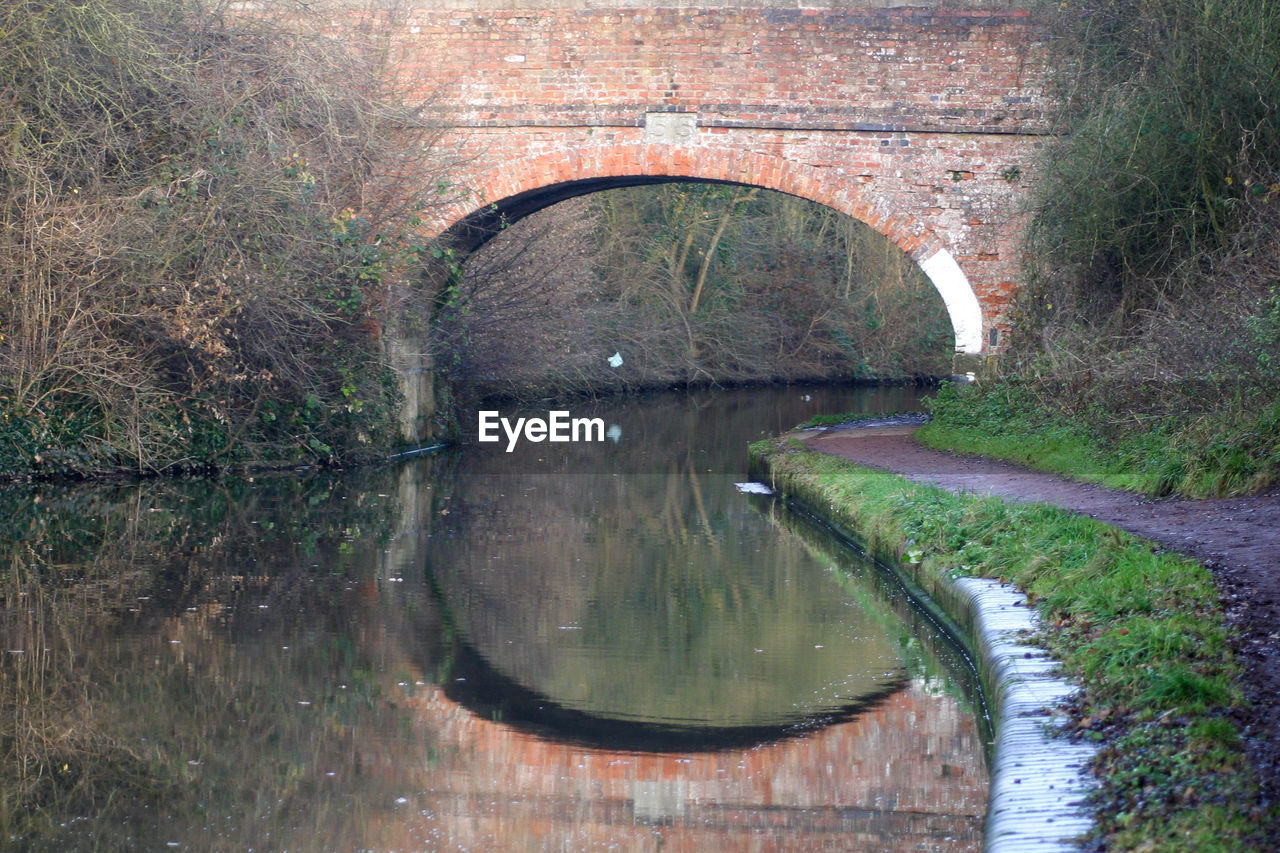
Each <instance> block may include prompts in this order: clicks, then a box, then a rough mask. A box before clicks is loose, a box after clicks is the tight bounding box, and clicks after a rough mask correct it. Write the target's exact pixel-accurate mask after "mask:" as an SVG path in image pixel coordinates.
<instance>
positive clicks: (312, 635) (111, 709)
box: [0, 474, 395, 849]
mask: <svg viewBox="0 0 1280 853" xmlns="http://www.w3.org/2000/svg"><path fill="white" fill-rule="evenodd" d="M365 479H366V480H371V479H372V480H376V479H377V475H376V474H373V475H370V476H369V477H366V478H365ZM351 485H352V484H351V483H350V482H349V481H348V482H346V483H345V484H344V482H343V481H340V480H336V479H333V478H328V477H310V478H289V477H272V478H269V479H268V480H267V481H266V482H261V481H260V482H258V483H249V482H246V481H227V482H225V483H211V482H208V481H200V482H188V483H183V482H171V481H169V482H148V483H144V484H140V485H132V486H119V487H116V488H95V489H74V488H72V489H59V488H56V487H50V488H47V489H43V490H40V491H37V490H33V489H28V490H7V491H4V492H0V505H2V506H0V509H2V510H3V512H0V517H3V518H5V519H6V525H5V531H4V535H3V537H2V538H3V541H4V543H5V545H4V546H3V555H2V556H0V578H2V579H3V585H2V586H0V601H2V602H3V608H4V611H3V619H2V621H0V642H3V648H4V649H5V651H6V654H4V657H3V660H2V661H0V675H2V678H0V750H2V752H0V779H3V782H0V832H3V833H4V837H5V838H7V839H22V840H23V843H24V845H25V846H29V847H31V848H33V849H78V848H80V847H82V846H84V845H85V844H87V843H88V842H87V841H86V839H87V838H89V837H90V833H92V834H93V835H95V836H97V840H96V841H94V842H93V844H92V846H94V847H95V849H112V848H116V849H132V848H136V847H138V846H142V847H147V846H148V845H150V846H158V845H161V844H162V842H163V841H164V840H165V836H163V835H156V836H152V835H151V833H152V832H153V831H154V832H161V831H165V832H172V831H173V829H174V826H179V827H189V826H194V827H200V826H205V827H207V828H209V833H210V838H211V839H218V840H211V841H210V842H209V843H210V845H211V846H214V847H217V846H222V845H224V844H225V845H227V846H231V847H236V846H240V847H243V846H245V845H250V844H253V843H254V842H255V840H256V841H258V842H260V841H261V840H262V839H263V838H264V837H266V836H267V834H268V833H271V834H274V835H275V837H278V838H287V837H288V835H289V833H290V832H291V831H292V830H291V827H293V826H294V825H295V824H296V822H297V821H298V820H299V819H300V816H299V814H298V813H295V812H294V811H293V809H294V807H296V806H297V805H298V804H299V803H302V802H305V809H303V810H304V811H305V812H306V813H307V815H308V816H307V817H306V818H305V820H306V821H313V820H314V821H320V820H322V821H323V822H324V823H326V824H328V825H329V826H330V827H331V830H326V831H330V832H331V837H332V838H334V839H335V840H339V839H341V838H343V837H344V836H346V837H349V838H350V839H351V840H352V843H353V844H354V843H355V842H356V841H357V840H358V839H359V837H360V832H361V828H360V824H359V817H358V815H356V814H351V813H350V808H349V803H348V802H347V798H346V797H345V796H344V795H342V794H341V793H340V789H339V788H338V787H337V786H335V787H334V789H333V790H332V791H315V790H309V788H310V786H312V785H314V780H313V779H311V778H308V777H305V776H304V775H303V774H301V773H300V772H299V771H300V768H301V767H303V766H304V765H315V766H332V767H335V768H338V770H339V771H341V770H342V769H343V768H345V767H349V766H351V763H352V762H351V758H350V755H348V754H347V752H348V750H349V749H350V746H351V744H350V739H349V734H350V729H349V726H348V723H349V722H350V719H351V718H353V717H354V716H355V715H356V714H360V715H365V716H368V715H379V714H380V715H386V714H394V713H395V712H394V711H392V710H390V709H387V708H385V707H383V706H381V704H380V703H379V704H375V702H374V699H375V698H376V696H377V691H378V687H377V685H378V675H377V667H376V666H375V665H374V663H373V662H372V661H368V660H361V655H362V652H361V648H362V646H363V645H364V644H363V642H362V641H361V639H360V638H359V637H358V636H357V635H356V633H354V630H353V627H352V626H353V625H354V624H356V622H355V621H354V620H353V616H352V612H353V611H358V609H359V606H360V602H361V599H362V595H363V593H364V591H365V589H366V587H367V586H368V583H369V579H368V578H367V576H365V570H364V569H363V568H361V567H362V566H367V565H369V564H370V562H371V561H370V559H369V558H368V555H367V554H360V553H358V552H361V551H366V552H367V551H370V550H373V549H376V547H377V544H378V542H380V541H385V538H386V536H387V534H388V533H389V532H390V522H391V521H392V520H393V513H394V509H395V507H394V504H393V503H392V502H391V501H386V502H381V503H377V502H374V501H373V500H372V498H371V497H370V495H371V494H376V493H378V492H380V491H381V492H387V491H389V490H388V489H385V488H383V489H378V488H371V489H362V490H359V491H358V492H357V491H353V493H352V494H351V496H350V499H349V500H348V499H346V498H347V489H348V488H349V487H350V486H351ZM371 485H373V484H371ZM335 661H341V663H342V666H343V669H344V671H345V672H346V673H347V676H348V677H347V679H346V680H347V682H348V683H347V685H346V688H345V689H338V685H336V684H334V683H332V681H331V680H330V679H328V678H325V676H326V674H328V673H330V672H331V671H333V668H334V666H333V665H334V663H335ZM304 702H305V703H308V704H301V703H304ZM320 735H322V736H320ZM144 816H145V818H144ZM228 818H233V819H232V820H228ZM126 826H127V831H126V830H125V829H124V828H123V827H126ZM126 839H129V840H126ZM338 843H339V844H340V845H341V844H342V842H341V841H338Z"/></svg>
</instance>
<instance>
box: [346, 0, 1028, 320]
mask: <svg viewBox="0 0 1280 853" xmlns="http://www.w3.org/2000/svg"><path fill="white" fill-rule="evenodd" d="M524 2H527V3H530V4H536V3H537V2H538V0H524ZM460 5H464V6H467V7H468V8H464V9H449V10H438V9H409V10H401V11H399V12H395V13H392V12H381V13H376V15H377V17H376V18H375V21H374V24H375V26H374V28H373V29H374V31H376V32H378V33H381V34H384V35H385V34H388V33H389V34H391V36H392V37H393V50H394V55H395V57H396V63H397V68H398V69H399V73H400V78H399V79H400V82H401V84H402V86H403V87H404V89H405V90H406V91H408V92H410V93H412V94H414V95H416V96H419V97H421V98H423V99H426V100H428V101H429V102H430V106H429V109H428V114H429V115H430V116H431V117H432V119H433V120H435V121H439V122H440V123H441V124H442V126H446V127H449V128H452V129H450V130H449V131H447V132H446V134H445V136H444V138H443V139H442V140H441V141H440V145H441V146H442V150H444V151H446V152H451V153H453V154H455V155H456V156H457V157H458V158H459V159H460V160H461V161H462V166H461V167H460V168H459V170H457V173H456V174H457V177H458V180H459V182H460V183H462V184H464V185H466V186H467V187H468V188H469V189H470V190H471V191H472V193H473V194H472V196H471V201H470V202H468V203H464V204H460V205H457V206H455V207H454V208H452V209H451V210H449V211H448V212H446V213H445V214H443V215H442V216H441V217H440V218H439V220H438V222H437V223H436V227H437V228H438V229H440V230H444V229H445V228H447V227H448V226H450V225H451V224H453V223H455V222H457V221H458V220H461V219H464V218H466V217H467V216H468V215H469V214H472V213H473V212H475V211H477V210H479V209H481V208H483V207H484V206H485V205H487V204H488V203H497V204H499V205H500V206H503V205H505V204H506V203H507V202H508V200H510V199H511V198H512V197H513V196H521V198H520V199H518V200H517V203H515V204H512V205H511V209H512V211H513V213H514V214H515V215H520V214H522V213H525V212H528V211H529V210H530V209H534V208H536V207H538V206H541V205H543V204H545V203H550V202H552V201H555V200H558V199H559V198H563V197H565V196H566V195H570V194H573V193H574V192H576V191H578V190H576V189H573V188H566V187H564V186H563V184H564V183H565V182H570V181H588V180H596V179H600V178H611V179H615V180H617V181H618V182H623V183H625V181H626V179H627V178H636V177H642V176H655V175H660V176H672V177H682V178H705V179H713V180H724V181H734V182H740V183H745V184H752V185H757V186H762V187H766V188H769V189H775V190H780V191H782V192H787V193H792V194H794V195H798V196H803V197H805V198H808V199H811V200H814V201H817V202H821V203H823V204H827V205H830V206H832V207H834V208H837V209H839V210H841V211H844V212H846V213H849V214H850V215H853V216H855V217H857V218H859V219H862V220H863V221H865V222H867V223H868V224H870V225H871V226H872V227H874V228H876V229H878V230H879V231H881V232H882V233H884V234H885V235H886V236H888V237H889V238H890V239H892V240H893V241H894V242H896V243H897V244H898V245H899V246H901V247H902V248H903V249H904V250H905V251H907V252H908V253H910V254H911V255H912V256H913V257H915V258H917V260H924V259H925V258H927V257H928V256H929V255H931V254H933V253H934V252H936V251H938V250H939V249H946V250H947V251H949V252H950V253H951V254H952V255H953V256H954V257H955V259H956V260H957V261H958V263H959V265H960V267H961V268H962V269H963V270H964V272H965V274H966V275H967V277H968V279H969V282H970V284H971V286H972V289H973V291H974V293H975V294H976V295H977V297H978V300H979V303H980V305H981V307H982V314H983V317H982V325H983V331H984V335H983V340H984V341H985V340H986V339H987V338H986V334H985V333H986V332H988V331H989V330H990V329H991V328H992V327H1002V326H1003V325H1004V315H1005V312H1006V310H1007V307H1008V302H1009V298H1010V296H1011V295H1012V292H1013V288H1014V286H1015V282H1016V280H1017V274H1018V243H1019V239H1020V237H1021V233H1022V229H1023V224H1024V220H1023V217H1022V215H1021V208H1022V205H1023V202H1024V199H1025V194H1026V190H1027V188H1028V186H1029V182H1030V181H1031V180H1033V179H1034V175H1033V170H1032V157H1033V155H1034V152H1035V149H1036V148H1037V147H1038V146H1039V145H1040V144H1041V142H1042V140H1043V139H1044V133H1045V131H1046V127H1047V123H1046V116H1045V113H1046V111H1047V109H1048V108H1049V106H1050V105H1049V104H1048V103H1047V101H1046V95H1045V92H1044V71H1045V69H1044V66H1043V60H1042V50H1041V46H1042V41H1041V39H1042V34H1041V31H1040V29H1039V24H1038V23H1037V21H1036V20H1035V19H1034V18H1033V17H1032V16H1030V15H1029V13H1028V12H1026V11H1025V10H1020V9H1002V8H982V9H965V8H905V7H904V8H871V6H874V5H876V4H875V3H865V2H858V1H857V0H853V2H852V3H847V4H846V5H847V6H849V7H845V8H826V9H795V8H790V9H766V8H748V7H746V6H744V5H741V4H740V5H728V6H720V7H716V8H622V7H601V6H600V4H599V3H597V4H593V7H592V8H580V9H538V8H506V9H496V8H480V7H482V6H485V5H497V4H496V3H493V4H490V3H487V2H485V0H464V2H463V3H461V4H460ZM503 5H506V4H503ZM513 5H520V0H516V2H514V3H513ZM935 5H940V4H936V3H935ZM975 5H978V4H977V3H975ZM984 5H988V6H997V5H1001V4H999V3H990V2H989V3H986V4H984ZM334 20H335V24H336V25H338V26H343V24H342V23H341V20H340V17H335V19H334ZM659 112H675V113H681V114H685V121H688V122H691V123H692V126H691V127H690V128H689V129H688V131H687V135H683V136H679V137H674V138H672V137H668V138H662V139H655V138H654V137H653V136H652V135H650V136H648V137H647V136H646V132H645V123H646V115H647V114H652V113H659ZM650 121H651V122H652V119H650ZM599 187H600V184H598V183H597V184H588V185H584V186H583V187H581V188H579V189H587V188H592V189H594V188H599Z"/></svg>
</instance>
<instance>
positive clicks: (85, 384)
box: [0, 0, 431, 475]
mask: <svg viewBox="0 0 1280 853" xmlns="http://www.w3.org/2000/svg"><path fill="white" fill-rule="evenodd" d="M299 8H301V7H298V8H294V7H293V6H292V5H289V6H285V5H283V4H281V5H279V6H278V7H277V6H274V5H273V4H266V5H265V7H264V12H263V14H262V15H261V16H259V17H255V18H248V17H244V16H236V15H229V14H226V13H225V11H224V10H223V9H222V8H221V6H220V5H219V4H216V3H212V2H204V0H84V2H79V3H74V4H72V3H60V2H18V0H8V2H3V3H0V28H3V31H4V37H3V40H0V92H2V93H3V97H0V131H2V134H0V138H3V143H4V154H3V157H2V158H0V217H3V222H2V223H0V225H2V227H0V275H2V276H3V279H4V280H3V282H2V283H0V323H2V325H0V470H3V471H4V472H5V473H8V474H11V475H12V474H37V475H38V474H42V473H56V472H59V471H70V472H79V473H85V472H89V471H94V470H103V469H114V468H119V467H132V468H134V469H136V470H139V471H154V470H162V469H168V468H174V467H179V468H181V467H191V466H207V465H211V464H214V465H220V464H225V463H226V462H229V461H235V460H237V459H242V458H255V457H266V458H272V457H275V458H279V459H284V460H315V459H321V460H323V459H328V458H334V457H337V458H341V457H345V456H350V455H353V454H358V453H359V452H360V450H361V448H362V447H365V446H368V445H371V444H373V443H376V441H377V439H379V438H384V437H385V436H384V435H383V433H385V432H386V431H387V429H388V428H389V427H388V424H389V422H390V420H391V416H390V413H392V411H393V409H394V402H393V399H392V398H393V396H394V391H393V389H391V388H390V387H389V386H388V380H387V377H386V371H385V365H384V363H383V358H382V355H381V352H380V351H379V348H378V345H377V342H376V340H375V338H374V336H373V335H371V334H370V332H371V330H372V329H373V328H374V327H375V325H376V323H377V321H378V319H379V311H380V308H381V306H382V305H383V304H384V303H385V301H386V300H385V293H386V288H387V287H388V286H389V280H390V279H391V278H392V272H393V270H394V268H396V266H397V265H399V264H403V263H405V262H411V261H412V258H413V253H414V250H415V249H416V248H418V247H415V246H414V245H413V244H412V241H413V236H412V227H413V214H414V211H415V209H417V208H419V207H420V205H421V204H423V203H424V200H423V199H421V198H404V197H397V196H395V195H393V194H392V192H391V191H389V190H387V189H385V188H386V187H388V186H389V184H390V185H394V184H395V182H394V181H391V182H388V180H387V179H388V177H389V176H394V175H395V174H396V173H397V172H402V171H404V170H406V169H415V170H417V171H418V172H419V173H422V172H423V171H425V170H426V164H425V157H426V154H425V153H424V151H425V148H424V146H425V143H426V142H428V140H426V139H424V138H422V137H420V136H419V137H409V136H408V135H407V132H406V128H407V127H408V126H410V125H411V124H412V119H413V115H412V110H411V109H410V108H409V107H407V106H406V105H404V104H401V103H398V102H396V100H395V99H394V98H393V97H392V96H391V95H390V94H389V92H388V91H387V88H386V86H385V85H384V82H383V80H384V77H383V74H382V69H381V65H380V63H381V53H380V50H379V46H378V45H377V44H376V43H373V42H370V43H363V44H362V43H360V42H359V40H358V39H355V40H354V41H353V40H352V39H351V38H348V39H346V40H345V41H344V42H343V43H341V44H340V43H338V42H337V41H335V40H333V39H329V38H326V37H324V36H323V35H321V34H317V33H312V34H308V32H307V28H306V26H307V20H306V17H305V15H303V14H300V12H299ZM273 11H278V12H280V15H277V16H274V17H273V16H272V15H270V14H267V13H269V12H273ZM285 13H287V15H286V14H285ZM430 183H431V182H430V180H425V181H424V184H427V185H429V184H430Z"/></svg>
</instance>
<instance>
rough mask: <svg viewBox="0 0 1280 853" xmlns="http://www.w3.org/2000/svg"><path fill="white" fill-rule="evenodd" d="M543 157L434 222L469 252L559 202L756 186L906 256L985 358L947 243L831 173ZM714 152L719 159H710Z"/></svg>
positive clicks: (702, 152)
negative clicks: (667, 186)
mask: <svg viewBox="0 0 1280 853" xmlns="http://www.w3.org/2000/svg"><path fill="white" fill-rule="evenodd" d="M620 148H622V149H624V150H622V151H619V150H618V149H617V148H614V149H610V150H607V151H592V152H582V151H572V152H559V153H554V154H544V155H541V156H538V157H531V158H527V159H525V160H517V161H513V162H508V163H506V164H504V165H503V166H502V167H501V168H498V169H495V170H493V171H492V172H490V173H487V174H484V173H482V174H479V175H477V176H476V178H475V179H474V181H472V182H471V183H470V186H471V187H472V188H473V191H474V193H475V196H473V200H472V201H471V202H470V203H467V204H457V205H455V206H454V207H453V208H452V209H451V210H450V211H449V212H447V213H445V214H444V215H443V216H442V217H440V219H438V220H437V233H438V234H439V235H440V236H441V237H442V238H443V240H444V241H445V242H446V243H448V244H449V245H450V246H452V247H453V248H455V249H457V250H459V251H462V252H464V253H466V252H470V251H473V250H474V249H476V248H478V247H479V246H480V245H482V244H483V243H484V242H485V241H487V240H488V239H490V238H491V237H493V236H494V235H496V234H497V233H499V232H500V231H501V230H502V229H503V228H504V227H505V226H506V225H508V224H510V223H512V222H515V221H517V220H519V219H521V218H523V217H525V216H527V215H529V214H531V213H533V212H535V211H537V210H541V209H542V208H545V207H549V206H550V205H553V204H556V203H557V202H560V201H564V200H566V199H569V198H574V197H577V196H581V195H586V194H589V193H593V192H599V191H601V190H607V189H617V188H622V187H632V186H643V185H650V184H659V183H671V182H677V181H679V182H698V183H723V184H739V185H747V186H756V187H761V188H763V189H769V190H775V191H778V192H782V193H787V194H789V195H793V196H797V197H800V198H804V199H807V200H809V201H813V202H816V203H818V204H823V205H825V206H827V207H830V208H833V209H835V210H837V211H839V212H841V213H845V214H847V215H849V216H852V217H853V218H855V219H857V220H859V221H861V222H863V223H865V224H866V225H868V226H869V227H871V228H872V229H873V230H875V231H877V232H878V233H880V234H882V235H883V236H885V237H886V238H888V239H889V240H890V241H892V242H893V243H895V244H896V245H897V246H898V247H899V248H901V249H902V250H903V251H904V252H906V253H907V254H908V255H909V256H910V257H911V258H912V259H913V260H914V261H915V262H916V263H917V264H918V265H919V266H920V269H921V270H922V271H923V272H924V274H925V276H926V277H927V278H928V279H929V280H930V282H931V283H932V284H933V285H934V287H935V288H936V289H937V291H938V293H939V295H941V297H942V300H943V304H944V305H945V306H946V310H947V314H948V317H949V318H950V320H951V326H952V329H953V331H954V333H955V350H956V352H957V353H964V354H973V355H977V354H980V353H981V352H982V351H983V345H984V336H983V328H984V317H983V310H982V305H981V303H980V302H979V300H978V298H977V295H976V293H975V291H974V289H973V287H972V285H971V283H970V281H969V278H968V276H967V275H966V274H965V272H964V270H963V269H962V268H961V267H960V264H959V262H958V261H957V260H956V257H955V254H954V253H953V252H952V251H951V247H950V246H949V241H948V240H946V239H944V237H943V236H942V235H940V234H938V233H937V231H936V230H935V229H933V228H931V227H930V226H929V225H928V224H927V223H924V222H921V221H920V219H919V217H916V216H913V215H912V214H911V213H910V212H909V211H906V212H904V211H898V210H892V209H891V205H890V203H889V202H888V201H886V200H885V199H881V198H875V197H870V194H869V193H867V192H865V191H864V190H863V189H862V188H861V186H860V185H859V184H858V183H856V182H853V181H849V180H844V179H842V178H843V176H842V175H839V174H834V173H835V172H836V171H837V170H833V169H831V168H815V167H811V166H806V165H804V164H799V163H795V162H793V161H788V160H785V159H783V158H778V157H770V156H765V155H759V154H754V153H747V152H727V153H726V152H723V151H720V152H714V151H713V150H712V149H707V148H692V149H688V148H679V147H676V146H662V145H628V146H620ZM709 153H712V154H714V156H708V154H709Z"/></svg>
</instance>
